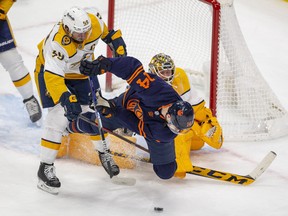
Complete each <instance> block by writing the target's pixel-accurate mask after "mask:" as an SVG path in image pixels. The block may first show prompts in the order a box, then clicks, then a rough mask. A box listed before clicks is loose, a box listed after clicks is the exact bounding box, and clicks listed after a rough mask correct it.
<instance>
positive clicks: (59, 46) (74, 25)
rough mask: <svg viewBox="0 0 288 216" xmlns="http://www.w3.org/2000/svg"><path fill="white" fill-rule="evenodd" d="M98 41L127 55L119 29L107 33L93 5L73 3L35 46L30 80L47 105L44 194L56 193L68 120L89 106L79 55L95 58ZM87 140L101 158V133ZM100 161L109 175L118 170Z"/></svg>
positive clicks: (42, 169)
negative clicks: (56, 166)
mask: <svg viewBox="0 0 288 216" xmlns="http://www.w3.org/2000/svg"><path fill="white" fill-rule="evenodd" d="M100 39H101V40H102V41H104V42H105V43H106V44H107V45H109V47H110V48H111V49H112V51H113V54H114V57H120V56H126V55H127V53H126V45H125V42H124V40H123V39H122V36H121V31H120V30H117V31H114V30H110V31H108V28H107V26H106V24H105V23H104V22H103V20H102V18H101V16H100V15H99V13H98V12H97V10H96V9H95V8H89V9H85V10H84V9H82V8H80V7H72V8H70V9H68V10H67V11H65V13H64V15H63V18H62V20H61V21H60V22H59V23H57V24H55V26H54V27H53V29H52V30H51V31H50V33H49V34H48V36H47V37H46V38H44V39H43V40H42V41H41V42H40V43H39V44H38V49H39V54H38V56H37V59H36V68H35V81H36V86H37V87H38V93H39V96H40V99H41V104H42V106H43V108H48V114H47V116H46V119H45V124H44V129H43V130H44V133H43V135H42V139H41V154H40V160H41V162H40V167H39V170H38V179H39V182H38V187H39V188H40V189H43V190H45V191H47V192H50V193H54V194H57V193H58V191H59V188H60V185H61V184H60V181H59V179H58V178H57V177H56V175H55V172H54V161H55V159H56V156H57V153H58V151H59V148H60V144H61V139H62V136H63V134H65V129H66V126H67V124H68V122H69V121H73V120H75V119H76V118H77V116H78V115H79V114H80V113H81V112H86V111H87V110H88V109H89V107H88V104H89V95H88V94H89V92H90V85H89V80H88V77H87V76H85V75H82V74H80V72H79V66H80V62H81V60H83V59H89V60H93V59H94V54H93V53H94V50H95V47H96V45H97V44H98V42H99V40H100ZM93 82H94V87H95V88H96V89H97V88H99V83H98V80H97V78H96V77H95V80H93ZM91 138H92V140H93V143H94V145H95V148H96V150H98V153H99V158H100V160H101V158H102V159H103V157H101V155H104V150H103V146H102V142H101V138H100V136H94V137H91ZM106 155H107V154H105V157H106ZM107 157H108V156H107ZM104 159H105V160H103V161H102V160H101V162H103V163H104V164H105V163H107V161H109V162H110V163H111V165H112V172H113V174H114V175H117V174H118V173H119V168H118V166H117V165H116V164H115V163H114V161H113V159H112V158H111V156H110V157H108V158H104ZM103 163H102V165H103V166H104V167H105V165H104V164H103Z"/></svg>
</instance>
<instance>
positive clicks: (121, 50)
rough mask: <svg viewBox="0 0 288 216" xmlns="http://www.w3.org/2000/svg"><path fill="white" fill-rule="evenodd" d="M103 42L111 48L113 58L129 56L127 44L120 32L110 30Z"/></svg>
mask: <svg viewBox="0 0 288 216" xmlns="http://www.w3.org/2000/svg"><path fill="white" fill-rule="evenodd" d="M103 41H104V42H105V43H106V44H107V45H108V46H109V47H110V49H111V51H112V52H113V57H121V56H127V50H126V44H125V42H124V40H123V38H122V33H121V31H120V30H117V31H114V30H110V31H109V34H108V35H107V36H106V37H105V38H104V39H103Z"/></svg>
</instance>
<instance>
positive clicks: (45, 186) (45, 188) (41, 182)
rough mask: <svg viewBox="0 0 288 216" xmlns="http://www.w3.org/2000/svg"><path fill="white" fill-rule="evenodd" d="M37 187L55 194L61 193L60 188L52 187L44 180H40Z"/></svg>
mask: <svg viewBox="0 0 288 216" xmlns="http://www.w3.org/2000/svg"><path fill="white" fill-rule="evenodd" d="M37 187H38V188H39V189H40V190H43V191H45V192H47V193H50V194H53V195H57V194H58V193H59V188H55V187H50V186H48V185H46V184H45V183H44V182H43V181H42V180H39V182H38V184H37Z"/></svg>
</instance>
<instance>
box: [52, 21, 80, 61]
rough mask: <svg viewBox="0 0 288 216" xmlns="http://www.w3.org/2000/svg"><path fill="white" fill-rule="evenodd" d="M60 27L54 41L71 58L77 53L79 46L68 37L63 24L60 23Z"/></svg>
mask: <svg viewBox="0 0 288 216" xmlns="http://www.w3.org/2000/svg"><path fill="white" fill-rule="evenodd" d="M59 25H60V26H59V31H58V32H57V33H56V34H55V35H54V38H53V41H55V42H57V43H58V44H59V45H60V46H61V47H63V49H65V50H66V52H67V54H68V57H69V58H70V57H72V56H74V55H75V54H76V53H77V46H76V44H75V43H71V39H70V38H69V37H68V36H67V35H66V32H65V30H64V28H63V26H62V23H59ZM67 39H69V40H70V43H69V42H67Z"/></svg>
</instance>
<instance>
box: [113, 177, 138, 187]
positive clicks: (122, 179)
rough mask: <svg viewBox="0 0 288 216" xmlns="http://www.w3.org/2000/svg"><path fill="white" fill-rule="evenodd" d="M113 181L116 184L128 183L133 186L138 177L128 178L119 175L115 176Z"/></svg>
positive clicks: (127, 184)
mask: <svg viewBox="0 0 288 216" xmlns="http://www.w3.org/2000/svg"><path fill="white" fill-rule="evenodd" d="M111 182H112V183H113V184H116V185H126V186H133V185H135V184H136V179H134V178H126V177H118V176H114V177H113V178H112V179H111Z"/></svg>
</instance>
